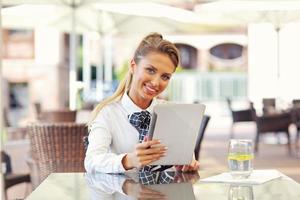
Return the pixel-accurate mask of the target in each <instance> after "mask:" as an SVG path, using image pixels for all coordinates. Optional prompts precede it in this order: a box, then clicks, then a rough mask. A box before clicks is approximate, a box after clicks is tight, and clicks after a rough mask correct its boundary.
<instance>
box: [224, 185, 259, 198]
mask: <svg viewBox="0 0 300 200" xmlns="http://www.w3.org/2000/svg"><path fill="white" fill-rule="evenodd" d="M253 196H254V195H253V188H252V186H245V185H236V184H233V185H230V186H229V191H228V200H253Z"/></svg>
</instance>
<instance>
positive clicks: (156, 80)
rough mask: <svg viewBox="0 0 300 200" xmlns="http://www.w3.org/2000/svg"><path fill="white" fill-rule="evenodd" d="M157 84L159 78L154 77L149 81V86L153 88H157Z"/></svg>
mask: <svg viewBox="0 0 300 200" xmlns="http://www.w3.org/2000/svg"><path fill="white" fill-rule="evenodd" d="M159 82H160V77H159V76H155V77H153V79H152V80H151V85H152V86H153V87H157V86H159Z"/></svg>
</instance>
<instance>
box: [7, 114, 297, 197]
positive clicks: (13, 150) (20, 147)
mask: <svg viewBox="0 0 300 200" xmlns="http://www.w3.org/2000/svg"><path fill="white" fill-rule="evenodd" d="M227 122H228V120H227V121H226V122H225V123H223V124H221V125H220V124H218V126H217V125H216V123H215V121H214V120H211V121H210V123H209V126H208V129H207V132H206V134H205V137H204V140H203V144H202V151H201V153H200V163H201V170H204V171H214V172H216V171H217V172H220V173H221V172H224V171H226V170H227V161H226V154H227V144H228V140H229V135H230V134H229V125H230V124H229V123H227ZM235 133H236V134H235V138H250V139H253V138H254V136H255V126H254V124H251V123H245V124H240V125H237V126H236V127H235ZM293 136H294V135H293ZM273 141H277V139H276V138H275V140H274V137H273V136H272V134H270V135H268V136H266V137H265V138H264V142H265V143H264V144H261V145H260V149H259V152H258V154H256V155H255V160H254V166H255V168H256V169H271V168H272V169H277V170H279V171H281V172H282V173H284V174H286V175H287V176H290V177H291V178H293V179H295V180H296V181H297V182H300V157H296V156H290V155H289V154H288V153H287V148H286V145H278V144H266V143H272V142H273ZM5 148H6V150H7V152H8V153H10V155H11V156H12V159H13V160H12V161H13V168H14V171H15V172H26V171H28V167H27V165H26V162H25V160H26V156H27V155H28V151H29V142H28V141H22V142H15V143H9V144H7V145H6V147H5ZM30 190H31V188H30V186H29V187H28V186H26V185H25V184H20V185H18V186H15V187H12V188H10V189H9V190H8V197H9V199H22V198H24V197H25V196H26V195H27V194H28V193H30Z"/></svg>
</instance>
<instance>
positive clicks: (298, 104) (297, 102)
mask: <svg viewBox="0 0 300 200" xmlns="http://www.w3.org/2000/svg"><path fill="white" fill-rule="evenodd" d="M292 103H293V107H294V108H300V99H293V101H292Z"/></svg>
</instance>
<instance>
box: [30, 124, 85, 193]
mask: <svg viewBox="0 0 300 200" xmlns="http://www.w3.org/2000/svg"><path fill="white" fill-rule="evenodd" d="M28 133H29V138H30V145H31V159H29V160H28V164H29V167H30V169H31V175H32V177H34V180H33V188H35V187H36V186H38V184H39V183H41V181H42V180H44V179H45V178H46V177H47V176H48V175H49V174H50V173H52V172H84V171H85V170H84V157H85V151H84V146H83V143H82V138H83V137H84V136H86V135H87V126H86V125H85V124H77V123H54V124H50V123H42V124H41V123H35V124H31V125H30V126H28Z"/></svg>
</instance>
